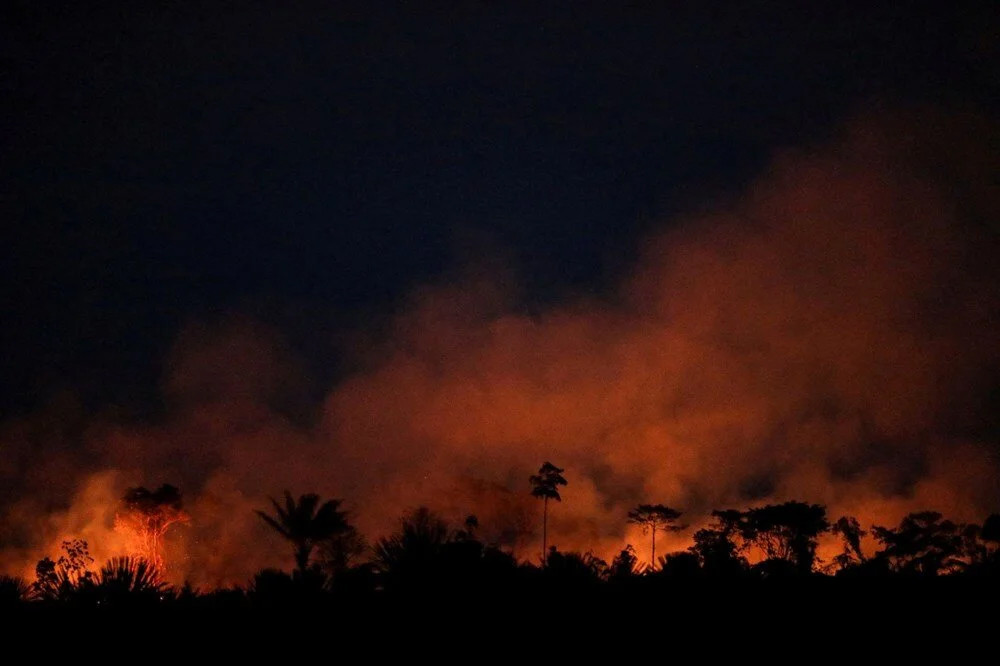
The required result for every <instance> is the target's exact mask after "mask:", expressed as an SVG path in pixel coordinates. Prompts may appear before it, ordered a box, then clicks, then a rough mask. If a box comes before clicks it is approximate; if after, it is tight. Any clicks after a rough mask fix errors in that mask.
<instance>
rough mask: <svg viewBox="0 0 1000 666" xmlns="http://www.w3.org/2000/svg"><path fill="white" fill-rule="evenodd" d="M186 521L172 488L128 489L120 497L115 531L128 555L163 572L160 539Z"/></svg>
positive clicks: (163, 563) (187, 518)
mask: <svg viewBox="0 0 1000 666" xmlns="http://www.w3.org/2000/svg"><path fill="white" fill-rule="evenodd" d="M189 520H190V516H188V514H187V513H185V512H184V510H183V508H182V502H181V495H180V492H179V491H178V490H177V488H175V487H174V486H171V485H166V484H165V485H163V486H161V487H160V488H159V489H158V490H155V491H149V490H147V489H146V488H142V487H139V488H129V490H128V491H127V492H126V493H125V496H124V497H123V498H122V508H121V510H120V511H118V512H117V513H116V514H115V531H117V532H120V533H123V534H125V535H126V537H127V538H128V544H127V548H128V551H129V554H131V555H135V556H138V557H142V558H144V559H145V560H147V561H149V562H150V563H152V564H153V566H154V567H156V568H157V569H158V570H160V571H164V570H165V569H166V562H165V560H164V557H163V537H164V535H165V534H166V533H167V530H168V529H169V528H170V526H171V525H173V524H175V523H184V522H188V521H189Z"/></svg>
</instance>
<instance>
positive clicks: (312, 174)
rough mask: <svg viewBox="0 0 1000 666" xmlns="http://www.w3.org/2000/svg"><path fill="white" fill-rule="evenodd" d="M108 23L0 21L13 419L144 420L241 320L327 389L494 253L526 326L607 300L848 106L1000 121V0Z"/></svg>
mask: <svg viewBox="0 0 1000 666" xmlns="http://www.w3.org/2000/svg"><path fill="white" fill-rule="evenodd" d="M98 4H99V6H100V9H95V8H94V7H87V6H85V5H86V3H84V4H81V3H52V4H49V3H43V2H5V3H3V8H2V9H0V141H2V144H0V145H2V150H3V152H2V155H3V160H2V162H0V220H2V223H3V229H4V233H3V241H2V243H0V271H2V273H0V275H2V277H0V279H2V281H3V289H2V291H0V311H2V313H3V324H2V326H0V349H2V350H3V351H2V354H0V416H10V415H15V414H18V413H22V412H25V411H28V410H31V409H35V408H37V407H38V406H39V405H40V404H42V403H44V402H45V401H46V400H49V399H50V398H51V397H52V396H53V395H55V394H58V393H59V392H64V391H71V392H73V393H74V394H76V395H77V396H78V398H79V399H80V400H82V401H83V402H84V404H86V405H88V406H89V407H92V408H99V407H102V406H105V405H109V404H117V405H122V406H123V408H125V409H127V410H133V411H135V412H136V413H138V414H142V413H144V412H148V411H149V410H154V411H155V409H156V408H157V401H158V395H159V383H160V378H161V376H162V373H163V369H162V367H161V364H162V362H163V359H164V356H165V354H166V353H167V350H168V349H169V348H170V346H171V344H172V343H173V342H174V340H175V339H176V337H177V335H178V332H179V331H180V330H181V329H182V328H183V327H184V326H185V325H186V324H187V323H188V322H190V321H196V320H205V319H208V320H210V319H211V318H213V317H218V316H221V315H224V314H226V313H239V314H241V315H246V316H250V317H253V318H255V319H256V320H259V321H263V322H266V323H268V324H271V325H273V326H274V327H275V328H276V329H278V330H280V331H282V334H283V335H284V336H286V338H287V340H288V344H289V345H290V346H292V347H293V348H294V349H295V351H296V353H297V354H299V355H301V357H302V358H304V359H306V361H307V363H306V365H307V366H308V368H309V373H310V374H311V375H312V376H313V380H314V382H315V385H316V386H319V387H322V386H325V385H328V382H329V381H330V380H331V379H333V378H335V377H336V375H337V373H338V372H340V369H339V368H338V363H337V354H336V344H337V341H338V340H340V339H341V338H342V336H343V335H344V331H347V330H350V329H352V328H353V327H355V326H357V325H358V324H359V322H369V321H371V320H372V318H373V317H375V318H377V317H378V316H379V315H380V314H383V313H386V312H389V311H391V310H392V309H393V308H394V307H396V306H397V305H398V303H399V302H400V300H401V299H402V298H404V297H405V295H406V294H407V293H409V292H410V291H411V290H412V289H413V288H414V287H415V286H416V285H418V284H421V283H424V282H427V281H432V280H435V279H438V278H440V277H441V276H442V275H445V274H447V273H448V271H451V270H455V269H456V267H457V266H459V265H461V264H463V263H465V264H468V263H471V264H475V263H476V262H477V261H480V260H482V261H487V260H492V259H493V258H494V257H497V256H499V257H503V259H504V261H505V262H509V263H510V264H511V265H513V266H515V267H516V270H517V274H518V276H519V279H520V281H521V283H522V287H523V307H525V308H527V309H529V310H530V309H531V308H532V307H535V306H544V305H545V304H547V303H552V302H554V301H558V300H559V299H560V298H563V297H565V296H566V295H568V294H576V295H578V294H587V293H595V294H601V293H603V292H604V291H605V290H607V289H608V288H609V286H611V285H613V284H615V282H616V281H617V280H618V279H620V277H621V274H622V273H623V272H624V271H626V270H627V268H628V267H629V266H631V265H632V262H633V260H634V257H635V255H636V252H637V248H638V246H639V244H640V241H641V239H642V238H643V237H644V235H645V234H647V233H648V232H649V229H650V228H651V227H653V226H661V225H662V224H664V221H665V220H669V219H670V218H671V217H672V216H674V215H676V214H678V213H683V212H685V211H692V210H698V209H699V208H700V207H702V206H704V205H705V202H706V201H712V200H716V199H719V198H724V197H726V196H728V195H729V194H730V193H732V192H734V191H737V190H739V189H740V188H742V187H744V186H745V184H746V182H747V181H748V179H750V178H751V177H752V176H753V175H754V174H755V173H757V172H758V171H759V170H760V169H761V168H762V167H763V165H765V164H766V163H767V162H768V160H769V159H770V158H771V157H772V155H773V154H774V152H775V151H776V150H780V149H781V148H784V147H787V146H795V145H801V144H804V143H808V142H810V141H816V140H821V139H823V138H824V137H825V136H827V135H828V134H829V133H830V132H831V131H832V130H833V128H834V127H836V126H837V124H838V123H840V122H842V121H843V120H844V119H845V118H846V117H848V116H850V115H851V114H854V113H858V112H863V111H864V110H866V109H869V108H873V107H878V106H880V105H903V106H920V105H926V104H931V105H948V106H951V107H958V108H972V109H975V110H977V111H979V112H981V113H985V114H987V115H991V114H995V112H996V111H997V100H998V96H997V92H998V72H1000V60H998V53H1000V51H998V48H997V41H996V34H997V29H998V26H1000V23H998V21H997V13H996V10H995V9H991V8H990V4H991V3H985V4H983V5H982V6H981V7H979V6H964V5H962V4H961V3H941V7H942V9H941V13H940V14H934V15H932V14H927V13H910V12H908V11H906V10H905V9H903V7H905V6H906V4H907V3H892V4H891V6H892V7H893V8H892V9H871V8H866V9H865V10H863V11H858V9H857V8H856V7H848V6H847V4H848V3H821V4H822V5H823V6H822V7H820V6H817V4H816V3H794V4H796V5H797V8H790V6H784V7H774V6H772V5H771V4H770V3H768V4H767V5H760V4H757V3H739V8H737V9H734V8H732V7H723V6H722V5H718V6H716V7H715V8H705V7H704V6H703V5H704V4H706V3H694V4H692V5H689V6H686V7H670V8H667V9H660V10H650V9H648V8H646V7H644V6H643V7H639V8H624V7H622V8H619V5H618V4H617V3H612V4H614V9H613V10H612V9H605V10H604V11H590V10H587V9H583V8H581V7H580V6H578V5H577V4H576V3H566V4H559V5H550V6H549V7H550V8H549V9H546V10H536V9H531V10H527V9H525V7H527V6H529V5H525V6H522V7H517V8H515V6H513V5H505V6H500V4H499V3H497V4H495V5H494V4H492V3H491V4H487V3H460V4H459V5H457V6H455V7H451V8H448V9H444V8H442V7H433V8H432V7H431V5H429V4H427V5H425V4H424V3H414V4H411V5H408V6H407V8H406V9H405V10H400V9H399V8H390V7H389V6H388V5H380V4H379V3H359V4H358V5H356V6H352V5H351V3H322V4H321V3H297V2H293V3H273V2H272V3H257V2H240V3H205V4H203V3H193V4H192V3H175V2H171V3H163V4H162V5H160V6H158V7H154V3H128V4H123V5H122V6H115V3H98ZM645 4H646V3H640V5H645ZM649 4H653V3H649ZM658 4H661V5H664V4H666V3H658ZM670 4H675V3H670ZM676 4H678V5H679V4H681V3H676ZM791 4H792V3H790V5H791ZM376 5H377V6H376ZM994 7H995V5H994Z"/></svg>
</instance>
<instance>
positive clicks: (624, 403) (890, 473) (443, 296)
mask: <svg viewBox="0 0 1000 666" xmlns="http://www.w3.org/2000/svg"><path fill="white" fill-rule="evenodd" d="M996 133H997V132H996V128H995V127H992V126H991V125H989V124H987V123H985V122H984V121H982V120H981V119H978V118H977V117H975V116H973V115H955V114H952V115H950V116H949V115H945V114H941V113H931V112H921V113H920V114H910V115H908V114H883V115H881V116H879V117H877V118H866V119H864V120H862V121H858V122H855V123H852V124H851V125H850V126H849V127H848V128H847V129H846V130H845V131H844V132H843V133H842V134H841V135H839V136H838V137H836V138H835V139H834V140H831V141H830V142H828V143H827V144H826V145H823V146H820V147H816V148H813V149H810V150H804V151H789V152H785V153H782V154H780V155H778V156H777V157H776V159H775V161H774V163H773V165H772V166H771V168H770V169H769V170H768V171H767V173H765V174H763V175H762V176H761V177H760V178H759V179H757V180H756V181H754V182H753V183H751V184H750V185H749V186H748V187H747V190H746V192H745V194H744V195H743V196H742V197H741V198H739V199H738V200H736V201H733V202H731V203H728V204H726V205H722V206H719V207H717V208H716V209H714V210H712V211H711V212H709V213H706V214H701V215H694V216H690V217H688V218H685V219H680V220H673V221H671V223H670V225H669V226H667V227H666V228H665V230H664V231H662V232H660V233H659V234H657V235H654V236H652V237H650V238H647V239H646V240H645V241H644V243H643V246H642V253H641V258H640V260H639V263H638V265H637V266H636V267H635V268H634V270H633V271H632V272H631V273H630V274H629V275H627V276H624V277H623V279H622V280H621V282H620V287H619V288H618V289H617V290H616V291H614V292H612V293H608V294H603V295H584V296H580V295H578V296H575V297H573V298H570V299H567V300H564V301H562V302H561V303H560V304H557V305H553V306H551V307H549V308H547V309H543V310H541V311H535V312H528V311H525V310H524V309H523V308H521V307H519V306H518V305H517V303H518V294H517V290H516V288H515V287H513V286H512V285H510V284H509V274H507V273H504V272H501V273H494V272H492V269H491V270H489V271H481V272H477V271H476V270H475V268H474V267H473V268H472V269H471V270H467V271H466V272H465V273H464V274H463V276H462V278H461V279H460V280H458V281H457V282H453V283H451V284H442V285H437V286H427V287H423V288H421V289H418V290H416V291H415V292H414V293H413V295H412V297H411V298H410V300H409V302H408V303H407V304H406V305H405V306H404V307H403V308H401V310H400V311H399V312H398V313H397V314H396V316H395V317H394V318H393V319H392V320H391V325H390V326H389V327H388V328H387V329H385V330H380V331H378V332H376V333H372V335H371V336H370V338H369V340H368V341H367V342H365V343H364V344H360V343H357V342H355V343H354V344H353V345H352V346H351V347H350V348H348V349H344V350H343V355H344V358H345V359H346V360H347V361H349V363H347V365H350V366H351V367H354V368H355V371H354V372H353V373H352V374H351V375H350V376H347V377H345V378H344V379H342V380H341V381H340V382H338V383H337V384H336V385H335V386H333V387H332V388H331V389H330V390H329V391H328V392H327V394H326V397H325V399H324V400H323V401H322V404H321V405H319V408H318V409H316V410H314V411H313V412H311V413H310V412H309V411H308V410H303V409H296V408H293V407H291V405H297V404H300V403H299V402H298V401H299V400H300V397H301V395H303V394H304V393H305V392H304V391H303V390H302V388H301V387H302V386H304V385H305V381H304V379H303V378H302V373H303V365H302V364H301V362H299V361H296V360H295V358H294V354H292V353H291V352H289V351H288V350H287V349H286V348H285V346H284V345H283V343H282V341H281V336H280V334H278V333H277V332H275V331H273V330H270V329H268V328H267V327H265V326H263V325H261V324H259V323H256V322H253V321H250V320H246V319H242V318H238V317H231V318H227V319H223V320H222V321H221V322H216V323H201V324H198V325H193V326H192V327H190V328H189V329H187V330H186V331H184V332H183V333H182V335H181V337H180V340H179V342H178V345H177V347H176V348H175V350H174V352H173V354H172V356H171V358H170V359H169V362H168V368H169V369H170V370H169V375H168V376H167V378H166V381H165V393H166V396H167V402H168V404H169V406H170V409H169V410H168V411H169V413H168V415H167V416H166V417H165V418H164V419H162V420H161V421H159V422H158V423H156V424H152V425H149V424H135V423H127V422H122V421H121V420H120V419H116V418H114V417H112V416H102V417H99V418H97V419H95V420H92V421H89V422H87V423H86V425H85V427H83V428H82V429H81V430H80V431H79V432H76V433H72V434H71V435H67V436H68V437H71V438H73V437H75V439H74V441H77V442H79V443H80V444H79V448H75V449H73V450H74V451H78V452H80V453H76V454H73V455H78V456H83V457H84V459H85V463H86V464H85V465H84V467H85V468H87V469H90V470H93V471H94V472H92V473H96V474H100V475H104V476H96V477H95V476H90V475H88V474H85V475H80V476H78V475H76V474H74V473H67V474H63V475H62V476H60V470H62V471H65V463H59V462H57V459H59V458H61V457H64V456H55V455H53V456H52V460H45V461H44V462H43V463H40V464H42V465H43V467H44V471H38V472H34V473H33V472H28V474H29V475H32V474H34V475H36V476H37V477H38V480H39V483H36V484H35V486H32V483H31V482H30V479H29V482H28V483H24V484H22V485H23V486H24V487H25V488H26V494H24V495H22V496H19V497H18V498H14V499H12V500H11V501H10V502H9V503H8V509H7V515H8V517H10V516H14V517H15V519H17V520H23V521H25V522H26V523H30V524H31V525H32V526H33V529H34V530H35V531H34V532H33V533H31V534H30V535H28V536H23V537H22V542H23V544H24V545H23V547H18V548H13V547H12V548H8V549H6V550H5V551H4V553H3V558H4V559H3V561H0V565H7V564H9V563H11V562H15V563H20V562H24V561H26V560H30V558H31V557H36V556H38V555H39V554H40V553H41V552H42V550H43V547H49V545H50V544H52V543H55V542H56V540H57V539H59V538H62V537H63V536H64V533H65V532H67V531H68V530H71V529H72V530H77V531H79V530H80V529H81V527H80V526H81V525H85V524H86V521H83V520H81V519H80V514H81V512H83V513H85V512H86V511H87V509H86V508H85V507H82V506H81V505H80V503H81V502H84V501H89V500H87V499H86V498H85V496H84V495H78V499H75V500H72V501H70V502H69V508H68V509H66V508H65V502H66V500H67V499H68V498H65V497H64V498H63V499H62V501H63V502H64V505H63V508H62V509H61V510H60V511H56V512H48V511H46V513H45V516H46V517H45V518H43V519H38V517H37V516H36V515H33V512H34V511H36V510H40V509H42V508H44V506H43V505H44V502H41V501H40V500H36V499H33V497H34V496H33V495H32V491H31V488H32V487H38V486H40V485H43V484H42V483H40V481H41V480H42V479H44V482H45V483H46V484H52V483H58V485H59V487H60V488H61V489H62V491H63V492H65V493H71V492H72V491H73V490H74V489H76V488H86V487H89V485H93V484H94V483H95V481H94V479H95V478H105V479H106V478H108V477H107V475H108V474H109V473H108V472H101V471H99V470H108V469H113V470H117V472H115V473H114V474H115V476H116V478H119V477H120V478H121V479H123V480H127V482H128V483H129V484H139V483H143V482H148V481H147V479H150V478H152V479H153V480H156V481H158V480H161V479H163V480H169V481H170V482H171V483H174V484H176V485H178V486H179V487H181V488H182V490H183V491H184V492H185V495H186V496H187V497H189V498H192V500H191V501H190V502H189V503H188V505H187V510H188V512H189V513H190V514H191V516H192V523H191V525H190V528H189V529H185V530H182V531H179V532H178V533H177V534H176V535H172V536H170V537H169V538H168V539H167V540H166V542H167V543H166V548H167V556H168V558H169V559H170V566H171V570H172V576H173V577H175V578H178V579H180V578H189V579H191V580H192V581H194V582H195V583H199V584H206V585H212V584H222V583H226V582H234V581H241V580H243V579H245V577H246V576H248V575H249V574H250V573H252V571H253V570H255V569H256V568H259V567H262V566H281V565H284V566H286V567H288V566H290V554H289V553H287V552H285V547H284V545H283V544H281V543H280V542H278V540H277V539H275V538H273V535H269V534H268V533H267V531H266V528H265V527H264V526H263V525H261V524H259V522H260V521H256V520H254V516H253V514H252V509H253V508H262V507H264V506H265V503H266V495H268V494H275V493H278V492H280V491H281V490H283V489H284V488H289V489H291V490H292V491H293V492H306V491H315V492H318V493H320V494H322V495H323V496H324V497H343V498H346V500H347V507H348V508H349V509H350V510H351V512H352V519H353V521H354V522H355V523H356V524H357V525H358V527H359V528H360V529H361V530H362V531H363V532H365V533H367V534H368V535H369V536H370V537H374V536H377V535H379V534H381V533H384V532H385V531H387V530H390V529H392V528H393V527H394V525H395V520H396V518H397V517H398V516H399V515H400V514H401V513H403V512H404V511H406V510H407V509H411V508H413V507H415V506H417V505H420V504H428V505H430V506H432V507H434V508H437V509H439V510H441V511H443V512H445V513H446V514H447V515H448V516H449V517H451V518H452V519H454V520H456V521H460V520H461V519H462V518H463V517H464V516H465V515H467V514H470V513H475V514H478V515H479V518H480V524H481V526H482V534H483V536H484V538H487V539H490V540H494V541H497V542H500V543H503V544H505V545H506V546H508V547H510V548H514V549H516V550H517V554H518V555H519V556H521V557H524V558H530V559H534V560H537V553H538V549H539V547H538V545H537V541H538V540H539V539H540V535H539V534H538V532H539V529H540V512H541V506H540V504H538V503H535V502H532V500H531V498H530V497H529V496H528V490H529V488H528V485H527V477H528V475H529V474H530V473H531V472H532V471H533V470H534V469H536V468H537V467H538V465H539V464H540V462H541V461H543V460H552V461H553V462H554V463H556V464H558V465H560V466H563V467H565V468H566V473H565V476H566V477H567V478H568V479H569V486H567V487H566V488H565V490H564V491H562V495H563V501H562V502H561V503H557V504H554V505H553V506H550V509H551V511H550V522H549V540H550V543H554V544H557V545H558V546H559V547H560V548H562V549H568V548H579V549H589V548H593V549H594V550H595V552H597V554H599V555H601V556H603V557H606V558H610V557H611V556H612V555H613V554H614V552H616V551H617V550H619V549H620V548H621V547H622V545H623V544H624V543H625V542H626V540H627V541H630V542H632V543H633V544H635V545H636V548H637V552H638V553H639V554H640V557H645V553H646V552H647V550H646V548H645V547H644V544H645V543H646V540H645V537H643V536H642V535H641V534H638V533H635V532H634V530H631V528H628V527H627V525H626V523H625V516H626V514H627V512H628V510H629V509H631V508H634V506H635V505H636V504H639V503H664V504H668V505H669V506H671V507H675V508H678V509H680V510H682V511H684V512H685V516H684V518H683V519H682V520H683V521H684V522H687V523H688V524H689V525H691V526H692V528H694V527H697V526H698V525H699V524H701V523H702V522H704V521H705V520H706V516H707V514H708V512H709V511H710V510H711V509H712V508H726V507H730V506H732V507H745V506H748V505H752V504H759V503H763V502H771V501H784V500H789V499H803V500H808V501H810V502H818V503H825V504H826V505H827V506H828V507H829V512H830V514H831V517H833V518H836V517H837V516H839V515H840V514H843V513H849V514H853V515H855V516H857V517H858V518H859V519H860V520H861V522H862V524H863V525H865V526H868V525H870V524H871V523H872V522H880V523H883V524H886V523H895V522H896V521H897V520H898V519H899V518H900V517H901V516H902V515H903V514H905V513H906V512H908V511H911V510H917V509H924V508H934V509H938V510H940V511H942V512H944V513H946V514H948V515H950V516H951V517H953V518H955V519H957V520H975V521H981V520H982V519H983V518H984V517H985V515H986V514H987V513H989V512H990V511H995V510H996V509H997V508H998V501H1000V490H998V477H997V452H998V447H997V434H998V432H1000V424H998V423H997V422H996V421H995V420H994V418H995V417H994V416H993V414H994V413H995V411H996V406H997V405H996V390H997V377H998V369H1000V345H998V342H1000V328H998V322H997V320H996V316H995V313H996V312H998V311H1000V297H998V291H997V285H998V283H1000V282H998V280H997V269H996V267H995V266H994V265H993V263H992V257H993V256H995V255H996V250H997V235H996V231H995V230H994V228H993V227H992V226H989V225H990V224H992V223H993V220H995V219H996V214H997V212H998V211H1000V195H998V194H1000V193H998V192H997V185H996V184H995V183H994V182H993V179H992V178H987V177H984V176H983V174H993V173H996V167H997V166H998V165H997V164H996V161H997V156H996V155H994V154H991V153H989V152H988V150H986V149H984V148H982V146H986V145H989V143H990V142H989V141H985V140H984V139H983V137H984V136H992V137H996ZM984 221H985V222H984ZM303 414H306V416H303ZM26 428H27V429H28V430H30V426H25V425H24V424H8V426H6V427H5V428H4V431H3V435H2V437H3V440H2V441H3V442H4V445H5V447H12V448H13V449H14V450H15V451H23V450H25V449H24V447H25V445H24V444H23V442H20V443H19V441H20V440H18V437H22V439H23V433H24V431H25V429H26ZM60 450H61V449H60ZM82 452H85V454H84V453H82ZM65 455H70V454H65ZM30 464H31V463H30V461H29V462H28V463H27V466H25V467H17V468H16V469H22V468H23V469H28V468H29V467H30ZM60 465H63V467H61V466H60ZM119 483H121V482H119ZM88 484H89V485H88ZM46 501H49V500H46ZM55 502H56V500H54V499H53V500H52V501H51V503H55ZM59 516H61V517H62V518H59ZM8 519H10V518H8ZM29 532H30V530H29ZM80 536H83V535H82V534H80ZM94 536H95V538H96V537H97V536H98V535H97V534H96V533H94ZM102 536H103V535H102ZM689 539H690V530H689V531H688V532H686V533H679V534H672V535H670V537H669V542H666V539H665V543H663V544H662V546H661V544H660V543H658V544H657V550H658V552H659V551H660V549H661V547H662V549H663V550H662V552H664V553H665V552H667V551H668V550H670V549H673V548H684V547H686V546H687V545H688V544H689ZM172 540H173V541H172ZM93 546H94V544H92V549H93ZM36 558H37V557H36Z"/></svg>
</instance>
